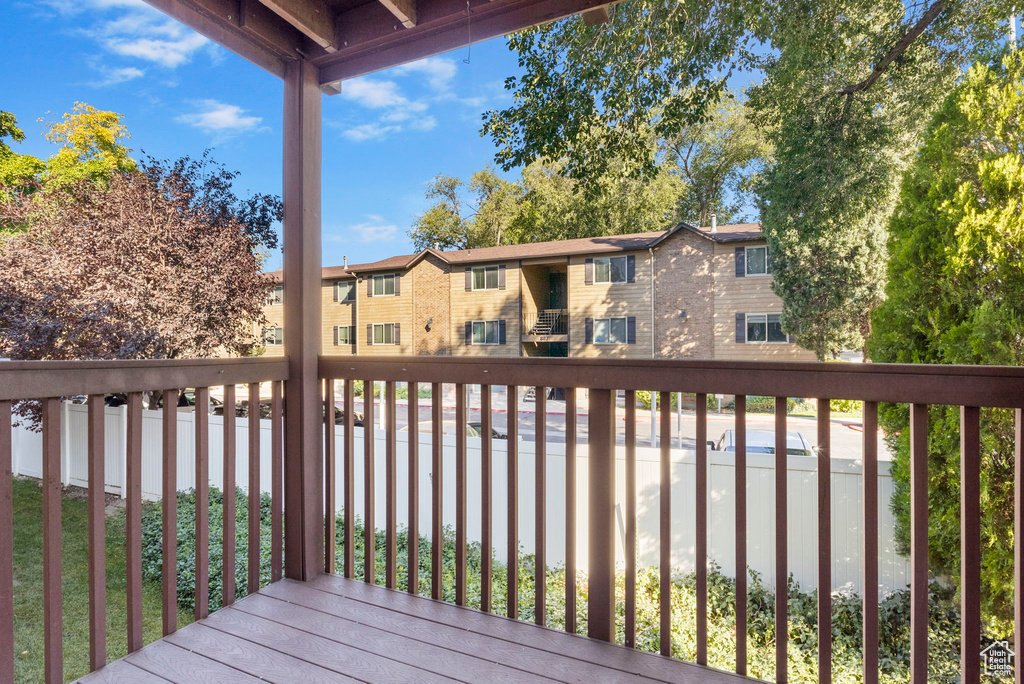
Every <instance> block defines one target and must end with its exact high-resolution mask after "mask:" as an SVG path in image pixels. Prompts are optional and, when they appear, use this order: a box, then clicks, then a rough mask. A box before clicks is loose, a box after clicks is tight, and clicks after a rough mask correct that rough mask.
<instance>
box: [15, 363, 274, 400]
mask: <svg viewBox="0 0 1024 684" xmlns="http://www.w3.org/2000/svg"><path fill="white" fill-rule="evenodd" d="M287 379H288V359H287V358H286V357H285V358H253V357H246V358H225V359H130V360H127V359H126V360H102V361H0V401H12V400H18V399H42V398H45V397H63V396H70V395H76V394H114V393H129V392H144V391H149V390H164V389H181V388H185V387H210V386H218V385H241V384H246V383H252V382H270V381H277V380H287Z"/></svg>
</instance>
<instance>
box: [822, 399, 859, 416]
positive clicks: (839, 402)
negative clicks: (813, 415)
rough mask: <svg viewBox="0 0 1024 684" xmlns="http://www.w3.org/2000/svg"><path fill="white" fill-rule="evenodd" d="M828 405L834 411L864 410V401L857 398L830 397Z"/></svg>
mask: <svg viewBox="0 0 1024 684" xmlns="http://www.w3.org/2000/svg"><path fill="white" fill-rule="evenodd" d="M828 407H829V409H831V410H832V412H833V413H860V412H861V411H863V410H864V402H863V401H859V400H857V399H830V400H829V402H828Z"/></svg>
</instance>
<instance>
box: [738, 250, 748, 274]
mask: <svg viewBox="0 0 1024 684" xmlns="http://www.w3.org/2000/svg"><path fill="white" fill-rule="evenodd" d="M746 275H747V252H746V250H745V249H744V248H743V247H737V248H736V277H737V278H742V277H744V276H746Z"/></svg>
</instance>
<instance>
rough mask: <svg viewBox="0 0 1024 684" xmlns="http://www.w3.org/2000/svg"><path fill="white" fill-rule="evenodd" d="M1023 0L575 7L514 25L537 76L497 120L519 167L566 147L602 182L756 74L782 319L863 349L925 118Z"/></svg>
mask: <svg viewBox="0 0 1024 684" xmlns="http://www.w3.org/2000/svg"><path fill="white" fill-rule="evenodd" d="M1011 5H1012V1H1011V2H1006V1H1003V0H998V1H996V2H983V1H982V0H965V1H964V2H955V3H954V2H950V1H949V0H935V1H934V2H931V3H917V2H915V3H903V2H900V1H899V0H887V1H884V2H881V3H879V2H877V1H876V0H824V1H823V2H817V3H784V2H780V1H778V0H777V1H776V2H767V3H762V2H753V1H751V0H727V1H726V2H720V3H706V2H700V1H699V0H681V1H677V0H631V1H630V2H625V3H621V4H619V5H616V6H614V7H613V8H612V9H611V10H610V13H611V21H610V22H609V23H608V24H606V25H601V26H595V27H590V26H586V25H585V24H584V23H583V22H582V21H580V20H579V19H570V20H566V21H563V22H559V23H557V24H554V25H549V26H544V27H538V28H536V29H532V30H530V31H526V32H523V33H520V34H516V35H515V36H513V37H511V38H510V41H509V43H510V47H511V48H512V49H513V50H514V51H516V52H517V53H518V54H519V59H520V63H521V64H522V65H523V67H524V73H523V75H522V76H520V77H518V78H510V79H508V80H507V81H506V87H507V88H508V89H509V90H511V91H513V95H514V104H513V105H512V106H510V107H509V108H507V109H505V110H502V111H493V112H489V113H488V114H486V115H485V121H484V129H483V130H484V132H485V133H487V134H489V135H490V136H491V137H492V139H493V140H494V141H495V143H496V144H497V146H498V148H499V149H498V153H497V160H498V163H499V164H500V165H502V166H503V167H504V168H511V167H514V166H521V165H526V164H529V163H530V162H532V161H534V160H536V159H542V158H555V159H564V160H565V161H566V167H565V172H566V173H567V174H568V175H569V176H571V177H574V178H578V179H583V180H585V181H587V182H594V180H595V179H597V178H600V177H602V176H603V175H604V174H606V173H607V172H608V170H609V168H610V166H611V164H612V163H613V160H626V161H627V162H629V163H628V164H627V169H628V170H630V171H632V172H634V173H636V174H640V175H650V174H653V173H656V172H657V171H658V164H657V159H656V154H655V153H654V152H653V151H652V150H651V149H650V148H649V146H647V145H646V144H645V141H646V139H647V135H648V131H653V134H654V135H655V136H656V137H657V138H658V139H663V140H671V139H673V138H675V137H677V136H678V135H679V134H680V133H681V132H682V131H683V130H684V129H686V128H687V127H690V126H693V125H695V124H698V123H700V122H702V121H705V120H706V119H707V118H708V117H709V116H711V114H712V113H713V112H714V111H715V109H716V107H718V105H719V102H720V101H721V98H722V96H723V94H724V93H725V91H726V88H727V84H728V82H729V79H730V77H731V76H732V75H734V74H737V73H740V72H742V73H744V74H745V75H749V76H752V77H753V78H754V80H755V82H757V83H758V85H757V87H755V88H753V89H752V90H751V93H750V95H751V97H750V105H751V108H752V109H753V112H754V117H755V118H754V120H755V122H756V123H758V125H760V126H761V127H762V128H766V129H769V130H771V131H772V132H773V142H774V143H775V148H776V154H775V157H776V163H775V164H774V165H772V167H771V168H770V169H769V170H768V172H767V173H766V175H765V179H764V182H763V183H762V184H761V185H760V187H759V195H760V197H761V218H762V222H763V224H764V226H765V231H766V235H767V237H768V240H769V244H770V246H771V247H772V249H773V252H774V253H775V261H774V270H775V275H776V283H777V285H776V287H777V290H776V291H777V292H778V293H779V294H780V296H781V297H782V299H783V302H784V305H785V311H784V325H785V326H786V327H787V329H788V330H789V331H790V332H792V333H794V334H795V335H796V337H797V340H798V341H799V342H800V343H801V344H802V345H803V346H806V347H808V348H810V349H813V350H815V351H816V352H817V353H818V354H819V356H821V357H825V356H828V355H831V354H834V353H835V352H837V351H839V350H842V349H844V348H850V347H860V346H861V344H862V341H863V338H864V335H865V333H866V332H867V330H868V321H869V318H868V313H869V311H870V309H871V308H872V307H873V306H875V305H876V304H877V303H878V301H880V298H881V289H880V288H881V285H883V284H884V267H883V265H884V256H885V255H884V249H883V247H884V244H885V240H884V235H883V229H884V226H885V224H886V221H887V220H888V217H889V215H890V213H891V210H892V208H893V206H894V204H895V199H896V189H897V187H898V183H899V179H900V177H901V175H902V173H903V172H904V171H905V169H906V166H907V164H908V163H909V160H910V158H911V155H912V154H913V151H914V149H915V148H916V146H917V144H918V141H919V136H920V133H921V127H922V125H923V122H925V121H927V119H928V117H929V116H930V114H931V113H932V112H933V111H934V108H935V107H936V106H937V104H938V103H939V102H941V100H942V98H943V97H944V96H945V94H946V92H948V88H949V87H950V86H951V85H952V83H953V82H954V81H955V78H956V76H957V74H958V69H959V67H960V65H961V64H963V62H964V60H965V57H966V58H967V59H971V58H973V57H975V56H978V55H985V54H990V52H991V50H993V49H994V48H995V46H996V45H998V44H999V43H1000V42H1001V41H1002V39H1003V31H1002V30H1001V28H1000V23H1001V22H1004V21H1005V18H1006V17H1007V16H1008V15H1009V14H1010V9H1011ZM568 65H571V67H570V66H568ZM609 65H614V68H609Z"/></svg>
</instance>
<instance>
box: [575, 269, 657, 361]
mask: <svg viewBox="0 0 1024 684" xmlns="http://www.w3.org/2000/svg"><path fill="white" fill-rule="evenodd" d="M631 254H633V255H634V256H635V257H636V282H633V283H616V284H608V283H603V284H594V285H587V284H586V266H585V262H586V257H585V256H578V257H575V256H574V257H571V258H570V259H569V276H568V285H569V288H568V291H569V356H575V357H583V358H598V357H600V358H630V359H640V358H647V359H649V358H651V265H650V255H649V253H648V252H646V251H644V252H631ZM616 256H617V255H616ZM605 316H635V317H636V344H608V345H604V344H587V343H586V331H585V319H587V318H603V317H605Z"/></svg>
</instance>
